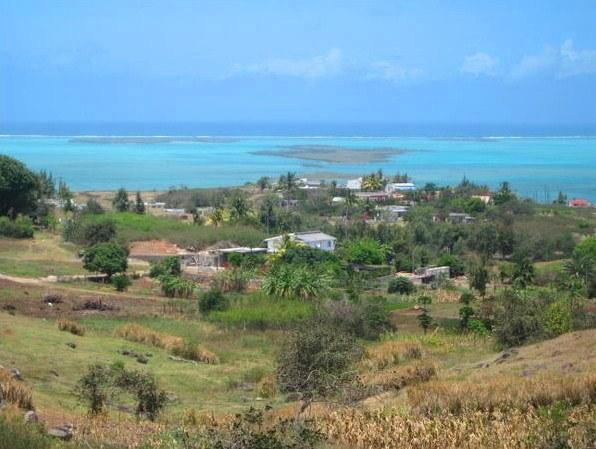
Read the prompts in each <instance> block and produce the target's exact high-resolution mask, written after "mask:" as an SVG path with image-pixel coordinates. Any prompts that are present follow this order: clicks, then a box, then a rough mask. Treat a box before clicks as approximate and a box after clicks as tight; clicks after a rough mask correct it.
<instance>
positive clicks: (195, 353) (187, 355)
mask: <svg viewBox="0 0 596 449" xmlns="http://www.w3.org/2000/svg"><path fill="white" fill-rule="evenodd" d="M172 354H174V355H176V356H178V357H182V358H183V359H186V360H194V361H195V362H201V363H209V364H213V363H218V362H219V359H218V358H217V356H216V355H215V354H213V353H212V352H210V351H208V350H206V349H205V348H202V347H200V346H197V345H193V344H191V343H184V344H183V345H181V346H174V347H173V348H172Z"/></svg>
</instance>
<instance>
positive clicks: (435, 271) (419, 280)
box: [397, 266, 451, 285]
mask: <svg viewBox="0 0 596 449" xmlns="http://www.w3.org/2000/svg"><path fill="white" fill-rule="evenodd" d="M397 275H398V276H403V277H407V278H408V279H409V280H410V281H412V284H414V285H428V284H431V283H432V282H434V281H437V280H439V279H441V278H445V279H449V276H450V275H451V270H450V269H449V267H448V266H443V267H424V268H418V269H417V270H416V271H415V272H414V273H403V272H400V273H397Z"/></svg>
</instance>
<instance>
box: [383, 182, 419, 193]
mask: <svg viewBox="0 0 596 449" xmlns="http://www.w3.org/2000/svg"><path fill="white" fill-rule="evenodd" d="M411 190H416V185H415V184H414V183H413V182H390V183H387V185H386V186H385V192H388V193H393V192H400V191H411Z"/></svg>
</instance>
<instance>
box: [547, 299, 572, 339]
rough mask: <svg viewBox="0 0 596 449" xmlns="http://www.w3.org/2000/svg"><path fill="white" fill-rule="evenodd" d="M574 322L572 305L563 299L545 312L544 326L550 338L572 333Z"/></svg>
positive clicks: (551, 305) (552, 304)
mask: <svg viewBox="0 0 596 449" xmlns="http://www.w3.org/2000/svg"><path fill="white" fill-rule="evenodd" d="M572 322H573V317H572V310H571V305H570V304H569V302H568V301H565V300H563V299H560V300H558V301H555V302H553V303H551V304H550V305H549V306H548V307H547V308H546V311H545V312H544V326H545V328H546V331H547V332H548V333H549V335H550V336H553V337H556V336H557V335H561V334H564V333H566V332H569V331H571V328H572Z"/></svg>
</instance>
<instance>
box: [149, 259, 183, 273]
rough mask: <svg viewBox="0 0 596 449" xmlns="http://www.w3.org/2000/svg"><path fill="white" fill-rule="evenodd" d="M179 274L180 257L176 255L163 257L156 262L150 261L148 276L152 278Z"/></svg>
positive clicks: (180, 270) (180, 271)
mask: <svg viewBox="0 0 596 449" xmlns="http://www.w3.org/2000/svg"><path fill="white" fill-rule="evenodd" d="M180 274H182V269H181V268H180V259H179V258H178V257H176V256H169V257H165V258H163V259H161V260H160V261H158V262H153V263H151V269H150V270H149V277H152V278H158V277H160V276H180Z"/></svg>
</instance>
